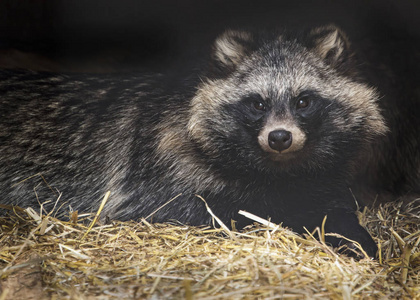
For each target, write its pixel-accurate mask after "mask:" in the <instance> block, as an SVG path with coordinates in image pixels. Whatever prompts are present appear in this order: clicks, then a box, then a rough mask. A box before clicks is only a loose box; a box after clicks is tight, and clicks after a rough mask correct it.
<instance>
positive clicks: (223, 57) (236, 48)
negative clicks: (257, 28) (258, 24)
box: [212, 30, 253, 72]
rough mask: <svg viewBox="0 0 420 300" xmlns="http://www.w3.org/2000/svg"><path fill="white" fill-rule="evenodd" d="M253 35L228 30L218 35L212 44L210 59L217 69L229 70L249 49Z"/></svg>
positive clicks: (233, 67) (232, 68)
mask: <svg viewBox="0 0 420 300" xmlns="http://www.w3.org/2000/svg"><path fill="white" fill-rule="evenodd" d="M252 41H253V37H252V35H251V34H250V33H248V32H245V31H234V30H228V31H226V32H225V33H223V34H222V35H221V36H219V37H218V38H217V39H216V41H215V43H214V45H213V52H212V60H213V63H214V67H216V69H218V70H219V71H223V72H226V71H227V72H231V71H233V70H234V69H235V68H236V66H237V65H238V64H239V63H240V62H241V61H242V60H243V59H244V57H245V56H246V55H247V54H248V53H249V52H250V51H251V44H252Z"/></svg>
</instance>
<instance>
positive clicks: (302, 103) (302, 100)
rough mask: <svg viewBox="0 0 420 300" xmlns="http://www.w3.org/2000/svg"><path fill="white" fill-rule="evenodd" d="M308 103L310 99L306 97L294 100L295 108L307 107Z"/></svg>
mask: <svg viewBox="0 0 420 300" xmlns="http://www.w3.org/2000/svg"><path fill="white" fill-rule="evenodd" d="M310 103H311V100H310V99H309V98H308V97H302V98H299V99H298V101H297V102H296V108H297V109H303V108H307V107H308V106H309V104H310Z"/></svg>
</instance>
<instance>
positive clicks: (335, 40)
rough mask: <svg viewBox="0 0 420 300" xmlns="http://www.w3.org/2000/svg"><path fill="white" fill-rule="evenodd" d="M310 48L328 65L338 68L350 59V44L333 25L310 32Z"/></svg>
mask: <svg viewBox="0 0 420 300" xmlns="http://www.w3.org/2000/svg"><path fill="white" fill-rule="evenodd" d="M309 35H310V41H311V45H310V47H311V48H312V49H313V50H314V51H315V52H316V53H317V54H318V55H319V56H321V58H322V59H324V60H325V61H326V62H327V63H328V64H329V65H332V66H334V67H340V66H342V65H343V64H346V62H347V61H348V60H349V58H350V57H351V51H350V42H349V40H348V38H347V36H346V35H345V33H344V32H343V31H341V29H339V28H338V27H336V26H334V25H329V26H323V27H318V28H315V29H313V30H311V31H310V33H309Z"/></svg>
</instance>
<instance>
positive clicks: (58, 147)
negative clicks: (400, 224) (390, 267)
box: [0, 27, 388, 256]
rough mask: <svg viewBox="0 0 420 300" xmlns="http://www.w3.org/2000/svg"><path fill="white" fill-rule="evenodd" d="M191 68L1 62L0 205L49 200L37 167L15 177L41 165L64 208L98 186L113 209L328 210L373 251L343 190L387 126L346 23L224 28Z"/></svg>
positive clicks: (286, 219) (87, 207)
mask: <svg viewBox="0 0 420 300" xmlns="http://www.w3.org/2000/svg"><path fill="white" fill-rule="evenodd" d="M197 78H198V79H199V80H196V81H194V80H193V81H190V82H187V83H185V84H180V85H175V86H174V84H172V82H170V81H167V79H165V77H163V76H160V75H150V76H149V75H139V76H133V75H125V76H123V75H121V76H120V75H104V76H101V77H98V76H88V75H83V76H82V75H54V74H48V73H34V72H26V71H2V72H0V79H1V81H0V100H1V106H0V114H1V120H0V153H1V158H0V159H1V167H0V179H1V180H0V186H1V202H2V203H7V204H14V205H19V206H23V207H26V206H35V207H36V206H38V200H37V197H38V199H39V202H40V203H42V202H44V201H46V200H51V201H52V203H53V202H54V200H55V198H56V196H54V194H53V193H52V192H51V190H50V189H49V188H48V187H47V186H46V184H45V183H44V182H43V180H42V178H41V177H40V176H35V177H31V178H30V179H28V180H26V181H24V182H21V181H22V180H25V179H27V178H29V177H30V176H32V175H35V174H42V176H43V177H44V178H45V180H46V181H47V182H48V184H49V185H50V186H52V187H53V188H54V189H57V190H58V191H59V192H60V193H62V195H61V199H60V200H61V202H66V203H67V204H68V205H70V206H71V207H72V208H73V209H74V210H79V211H83V212H86V211H96V209H97V208H98V206H99V204H100V201H101V199H102V197H103V195H104V194H105V192H106V191H108V190H109V191H111V196H110V199H109V200H108V202H107V204H106V206H105V208H104V211H103V213H102V214H103V215H104V216H108V217H109V218H111V219H119V220H129V219H134V220H138V219H140V218H144V217H147V216H149V215H150V214H152V213H153V214H152V216H151V219H152V220H153V221H156V222H162V221H168V220H171V219H174V220H178V221H180V222H184V223H188V224H192V225H200V224H208V223H210V222H211V216H210V214H209V213H208V212H207V211H206V209H205V206H204V203H203V202H202V201H201V200H200V199H199V198H197V196H196V195H200V196H202V197H203V198H204V199H205V200H206V202H207V203H208V205H209V207H210V208H211V209H212V211H213V212H214V213H215V214H216V215H217V216H218V217H219V218H220V219H222V220H223V221H224V222H226V223H227V224H230V221H231V219H234V220H237V221H238V227H242V226H244V225H246V224H248V223H250V221H247V220H245V219H244V218H242V217H240V216H239V215H238V214H237V213H238V211H239V210H240V209H242V210H246V211H249V212H251V213H254V214H256V215H258V216H260V217H263V218H270V219H271V220H272V221H273V222H278V223H280V222H283V224H284V225H285V226H289V227H292V228H293V229H294V230H296V231H298V232H302V231H303V226H305V227H306V228H308V229H309V230H312V229H313V228H315V227H316V226H320V225H321V222H322V220H323V218H324V216H325V215H327V216H328V217H327V223H326V228H327V231H331V232H337V233H340V234H343V235H345V236H347V237H349V238H350V239H354V240H356V241H358V242H360V243H361V244H362V245H363V247H365V250H366V251H367V252H368V254H369V255H371V256H373V255H374V254H375V251H376V245H375V243H374V242H373V240H372V239H371V237H370V236H369V234H368V233H367V232H366V231H365V229H364V228H362V227H361V226H360V225H359V224H358V220H357V218H356V215H355V214H354V211H355V209H356V204H355V199H354V197H353V195H352V193H351V191H350V189H349V187H350V185H351V184H352V183H353V179H354V178H357V177H358V175H359V174H358V173H357V171H359V170H360V169H361V168H362V166H363V167H364V166H365V165H366V158H371V157H372V156H374V155H376V154H375V153H372V151H373V150H372V149H374V147H373V146H372V145H373V144H372V143H373V141H375V140H377V139H378V138H379V137H381V136H384V135H386V134H387V130H388V128H387V125H386V123H385V120H384V118H383V115H382V114H381V111H380V108H379V106H378V101H379V94H378V93H377V92H376V91H375V89H374V88H372V87H370V86H369V85H368V84H367V83H365V82H364V81H363V80H362V79H360V78H359V77H358V75H357V72H356V71H355V69H354V67H353V63H352V57H351V53H350V52H349V49H348V41H347V39H346V37H345V36H344V34H343V33H341V31H340V30H338V29H336V28H334V27H325V28H319V29H315V30H312V31H311V32H309V33H306V34H302V35H288V34H285V33H271V34H252V33H248V32H241V31H228V32H226V33H225V34H224V35H222V36H221V37H220V38H219V39H218V40H217V41H216V42H215V45H214V49H213V55H212V59H211V61H210V63H209V68H208V69H207V70H206V71H204V72H203V73H201V74H198V76H197ZM375 168H377V167H375ZM38 184H39V185H38ZM34 188H35V189H34ZM179 194H181V195H180V196H178V197H177V198H176V199H175V200H174V201H172V202H171V203H169V204H168V205H166V206H164V207H162V208H161V209H159V210H157V209H158V208H160V207H161V206H162V205H164V204H165V203H167V202H168V201H169V200H171V199H172V198H173V197H175V196H177V195H179ZM51 205H52V204H51ZM51 205H50V207H51ZM156 210H157V211H156ZM331 241H332V243H333V244H335V245H337V244H338V243H339V242H340V241H339V240H331Z"/></svg>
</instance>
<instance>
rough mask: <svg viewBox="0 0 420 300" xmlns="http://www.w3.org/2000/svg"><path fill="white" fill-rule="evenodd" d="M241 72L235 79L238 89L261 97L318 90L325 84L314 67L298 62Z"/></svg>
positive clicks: (263, 66)
mask: <svg viewBox="0 0 420 300" xmlns="http://www.w3.org/2000/svg"><path fill="white" fill-rule="evenodd" d="M240 71H241V70H240ZM242 71H243V73H241V74H240V76H238V77H237V84H238V86H239V87H240V89H241V90H242V91H243V92H244V93H259V94H260V95H261V96H263V97H273V96H280V95H281V94H283V93H286V92H291V93H299V92H300V91H302V90H307V89H310V90H318V89H319V88H321V87H322V86H323V85H324V84H325V83H324V82H323V81H324V80H323V79H322V74H320V71H319V70H317V68H316V67H314V66H311V65H310V64H308V63H305V62H303V61H299V60H297V61H290V60H289V61H287V60H285V61H284V62H283V64H273V65H268V64H260V65H256V66H255V67H254V68H252V67H249V68H244V69H243V70H242Z"/></svg>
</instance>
